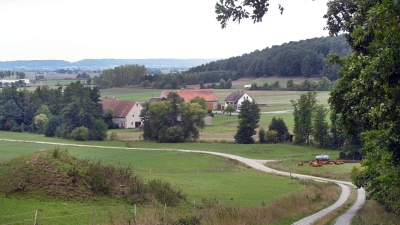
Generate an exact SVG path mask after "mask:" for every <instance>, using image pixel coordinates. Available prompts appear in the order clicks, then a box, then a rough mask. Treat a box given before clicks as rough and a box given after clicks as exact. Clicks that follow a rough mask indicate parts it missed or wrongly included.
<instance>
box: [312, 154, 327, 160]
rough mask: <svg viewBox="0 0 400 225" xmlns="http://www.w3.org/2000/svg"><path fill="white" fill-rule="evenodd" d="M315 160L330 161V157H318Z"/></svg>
mask: <svg viewBox="0 0 400 225" xmlns="http://www.w3.org/2000/svg"><path fill="white" fill-rule="evenodd" d="M315 160H317V161H329V160H330V159H329V155H317V156H315Z"/></svg>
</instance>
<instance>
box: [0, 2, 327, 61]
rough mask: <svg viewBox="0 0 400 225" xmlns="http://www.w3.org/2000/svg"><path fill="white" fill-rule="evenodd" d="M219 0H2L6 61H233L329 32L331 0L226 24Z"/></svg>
mask: <svg viewBox="0 0 400 225" xmlns="http://www.w3.org/2000/svg"><path fill="white" fill-rule="evenodd" d="M216 2H217V0H0V30H1V31H0V61H11V60H38V59H60V60H67V61H70V62H74V61H78V60H82V59H101V58H119V59H147V58H179V59H193V58H229V57H232V56H238V55H242V54H244V53H250V52H252V51H254V50H256V49H259V50H261V49H264V48H266V47H270V46H272V45H280V44H282V43H285V42H290V41H299V40H304V39H308V38H313V37H322V36H327V35H328V32H327V31H324V30H323V27H324V26H325V19H323V18H322V17H323V15H324V14H325V13H326V2H327V0H315V1H312V0H271V1H270V10H269V11H268V12H267V14H266V16H265V17H264V19H263V22H262V23H259V24H253V23H252V21H250V20H248V21H243V22H242V23H241V24H240V25H238V24H235V23H233V22H230V23H229V24H228V27H227V28H225V29H221V26H220V24H219V22H218V21H217V20H216V19H215V17H216V14H215V12H214V10H215V9H214V6H215V3H216ZM278 4H282V6H283V7H284V8H285V10H284V13H283V15H280V12H279V10H278Z"/></svg>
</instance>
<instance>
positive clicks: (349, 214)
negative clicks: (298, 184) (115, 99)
mask: <svg viewBox="0 0 400 225" xmlns="http://www.w3.org/2000/svg"><path fill="white" fill-rule="evenodd" d="M0 141H9V142H22V143H37V144H49V145H58V146H72V147H88V148H106V149H126V150H146V151H149V150H152V151H179V152H188V153H198V154H211V155H217V156H222V157H226V158H230V159H234V160H237V161H239V162H242V163H244V164H246V165H248V166H250V167H252V168H254V169H256V170H260V171H263V172H266V173H270V174H276V175H281V176H288V177H293V178H298V179H311V180H316V181H322V182H334V183H336V184H338V185H339V186H340V187H341V188H342V193H341V195H340V197H339V199H338V200H337V201H336V202H335V203H334V204H333V205H331V206H329V207H328V208H325V209H323V210H321V211H319V212H317V213H315V214H313V215H311V216H308V217H306V218H303V219H301V220H299V221H297V222H295V223H293V224H295V225H306V224H312V223H314V222H315V221H316V220H318V219H320V218H322V217H324V216H325V215H327V214H328V213H330V212H332V211H333V210H335V209H336V208H338V207H340V206H342V205H343V204H344V203H345V202H346V200H347V199H348V198H349V196H350V192H351V191H350V187H355V186H354V185H353V184H352V183H350V182H345V181H338V180H332V179H326V178H321V177H315V176H310V175H303V174H296V173H288V172H282V171H278V170H274V169H271V168H269V167H266V166H264V165H263V164H264V163H265V162H266V161H269V160H255V159H248V158H244V157H241V156H237V155H231V154H226V153H220V152H206V151H197V150H183V149H155V148H154V149H153V148H151V149H150V148H127V147H109V146H94V145H81V144H65V143H54V142H42V141H24V140H10V139H0ZM364 202H365V191H364V189H362V188H360V189H357V199H356V202H355V203H354V205H353V206H352V207H351V208H350V209H349V210H348V211H346V212H345V213H344V214H342V215H340V216H339V217H338V218H337V219H336V222H335V225H350V224H351V220H352V218H353V217H354V215H355V213H356V212H357V210H358V209H360V208H361V207H362V205H363V204H364Z"/></svg>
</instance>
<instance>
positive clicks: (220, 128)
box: [200, 113, 294, 139]
mask: <svg viewBox="0 0 400 225" xmlns="http://www.w3.org/2000/svg"><path fill="white" fill-rule="evenodd" d="M273 117H276V118H282V119H283V121H285V124H286V126H287V127H288V129H289V130H290V131H291V130H293V126H294V121H293V114H292V113H268V114H261V117H260V123H259V126H260V127H262V128H264V129H266V130H268V126H269V124H270V123H271V121H272V118H273ZM237 126H238V117H237V115H231V116H229V115H227V114H216V115H215V116H214V117H213V123H212V125H210V126H206V127H205V128H204V131H214V132H222V133H223V132H227V131H234V132H236V130H237ZM200 138H201V133H200ZM227 139H228V138H227ZM256 139H258V138H256Z"/></svg>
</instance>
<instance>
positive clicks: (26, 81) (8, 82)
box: [0, 79, 29, 84]
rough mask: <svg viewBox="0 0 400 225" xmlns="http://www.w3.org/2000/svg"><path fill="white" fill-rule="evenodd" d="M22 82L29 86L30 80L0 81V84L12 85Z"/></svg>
mask: <svg viewBox="0 0 400 225" xmlns="http://www.w3.org/2000/svg"><path fill="white" fill-rule="evenodd" d="M20 80H21V81H23V82H24V83H25V84H29V79H18V80H0V83H2V84H12V83H17V82H18V81H20Z"/></svg>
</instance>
